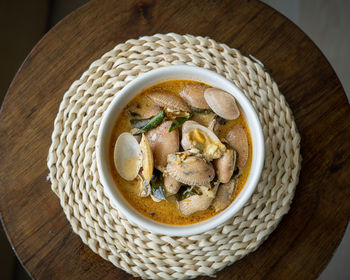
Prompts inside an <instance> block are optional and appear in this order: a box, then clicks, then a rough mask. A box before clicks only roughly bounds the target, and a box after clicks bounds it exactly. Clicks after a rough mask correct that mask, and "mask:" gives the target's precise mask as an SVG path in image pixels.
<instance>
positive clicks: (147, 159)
mask: <svg viewBox="0 0 350 280" xmlns="http://www.w3.org/2000/svg"><path fill="white" fill-rule="evenodd" d="M140 148H141V154H142V177H143V179H144V180H145V182H146V183H148V184H149V182H150V181H151V179H152V174H153V168H154V165H153V154H152V150H151V146H150V144H149V143H148V140H147V137H146V136H145V134H142V138H141V142H140Z"/></svg>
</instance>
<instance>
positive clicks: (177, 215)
mask: <svg viewBox="0 0 350 280" xmlns="http://www.w3.org/2000/svg"><path fill="white" fill-rule="evenodd" d="M188 84H199V83H198V82H194V81H187V80H173V81H167V82H163V83H159V84H156V85H154V86H152V87H149V88H146V89H144V90H143V91H141V92H140V93H139V94H137V95H136V96H135V97H134V98H133V99H132V100H131V101H130V102H129V103H128V105H127V106H126V107H125V108H124V109H123V111H122V112H121V113H120V115H119V116H118V118H117V120H116V122H115V124H114V127H113V130H112V135H111V138H110V144H109V164H110V168H111V170H112V175H113V179H114V182H115V184H116V186H117V187H118V189H119V190H120V192H121V193H122V195H123V196H124V198H125V199H126V200H127V201H128V202H129V203H130V204H131V205H132V207H133V208H135V209H136V210H137V211H138V212H140V213H141V214H143V215H144V216H146V217H148V218H150V219H153V220H155V221H157V222H161V223H165V224H171V225H187V224H194V223H198V222H201V221H204V220H207V219H209V218H211V217H213V216H215V215H217V214H218V213H219V212H215V210H214V209H212V208H211V207H209V209H207V210H204V211H199V212H196V213H194V214H192V215H189V216H185V215H183V214H181V212H180V211H179V210H178V208H177V203H176V199H175V196H170V197H168V198H167V200H164V201H160V202H154V201H153V200H152V198H151V197H140V196H138V192H139V191H138V185H137V180H136V179H135V180H134V181H126V180H125V179H123V178H122V177H121V176H120V175H119V174H118V172H117V170H116V168H115V166H114V159H113V151H114V146H115V143H116V141H117V139H118V137H119V135H120V134H121V133H123V132H126V131H130V130H131V129H132V128H133V127H132V126H131V124H130V116H129V113H128V110H129V108H130V107H134V108H137V110H138V112H139V113H140V114H143V113H144V112H146V111H147V110H148V109H149V108H151V107H152V106H153V105H154V104H153V103H152V101H151V100H150V99H149V98H147V94H148V93H151V92H153V91H160V90H166V91H169V92H172V93H173V94H175V95H178V94H179V92H180V91H181V90H182V89H183V88H184V87H185V86H186V85H188ZM212 117H213V114H197V113H195V114H194V116H193V117H192V120H195V121H198V122H199V123H201V124H204V125H206V126H207V125H208V124H209V121H210V120H211V119H212ZM237 124H239V125H241V126H242V127H243V128H244V130H245V132H246V134H247V138H248V145H249V153H248V160H247V163H246V165H245V167H244V168H243V169H242V170H241V175H240V176H239V178H238V180H237V191H236V194H235V196H234V197H233V198H232V201H233V200H234V199H235V198H236V197H237V195H238V194H239V193H240V191H241V190H242V188H243V186H244V185H245V183H246V181H247V178H248V175H249V170H250V166H251V161H252V145H251V143H252V141H251V135H250V132H249V130H248V126H247V123H246V120H245V118H244V117H243V116H242V114H241V115H240V116H239V118H237V119H235V120H232V121H226V124H225V125H222V126H221V127H220V130H219V135H218V136H219V139H222V138H224V137H225V136H226V135H227V133H228V132H229V131H230V129H231V128H232V127H233V126H235V125H237Z"/></svg>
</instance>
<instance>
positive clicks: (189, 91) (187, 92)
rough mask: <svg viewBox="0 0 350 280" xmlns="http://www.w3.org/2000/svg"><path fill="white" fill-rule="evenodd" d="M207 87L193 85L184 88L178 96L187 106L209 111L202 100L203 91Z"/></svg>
mask: <svg viewBox="0 0 350 280" xmlns="http://www.w3.org/2000/svg"><path fill="white" fill-rule="evenodd" d="M207 88H208V87H207V86H205V85H201V84H193V85H188V86H186V87H184V89H183V90H182V91H180V96H181V97H182V98H183V99H184V100H185V101H186V102H187V104H188V105H190V106H191V107H194V108H198V109H210V107H209V105H208V103H207V101H205V98H204V90H205V89H207Z"/></svg>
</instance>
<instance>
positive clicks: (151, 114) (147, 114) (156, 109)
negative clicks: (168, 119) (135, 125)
mask: <svg viewBox="0 0 350 280" xmlns="http://www.w3.org/2000/svg"><path fill="white" fill-rule="evenodd" d="M161 110H162V109H161V108H160V107H159V106H158V105H153V106H151V107H150V108H148V109H147V110H146V111H145V112H144V113H143V114H142V118H143V119H149V118H152V117H154V116H155V115H157V114H158V113H159V112H160V111H161Z"/></svg>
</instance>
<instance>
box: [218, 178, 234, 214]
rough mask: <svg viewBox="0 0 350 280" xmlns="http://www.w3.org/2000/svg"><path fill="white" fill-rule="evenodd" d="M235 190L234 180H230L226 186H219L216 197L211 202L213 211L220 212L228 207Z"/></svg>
mask: <svg viewBox="0 0 350 280" xmlns="http://www.w3.org/2000/svg"><path fill="white" fill-rule="evenodd" d="M236 190H237V185H236V181H235V180H234V179H232V180H230V181H229V182H228V183H226V184H220V185H219V188H218V191H217V193H216V197H215V199H214V201H213V207H214V209H215V211H221V210H223V209H225V208H226V207H227V206H229V205H230V203H231V202H232V198H233V196H234V195H235V193H236Z"/></svg>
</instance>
